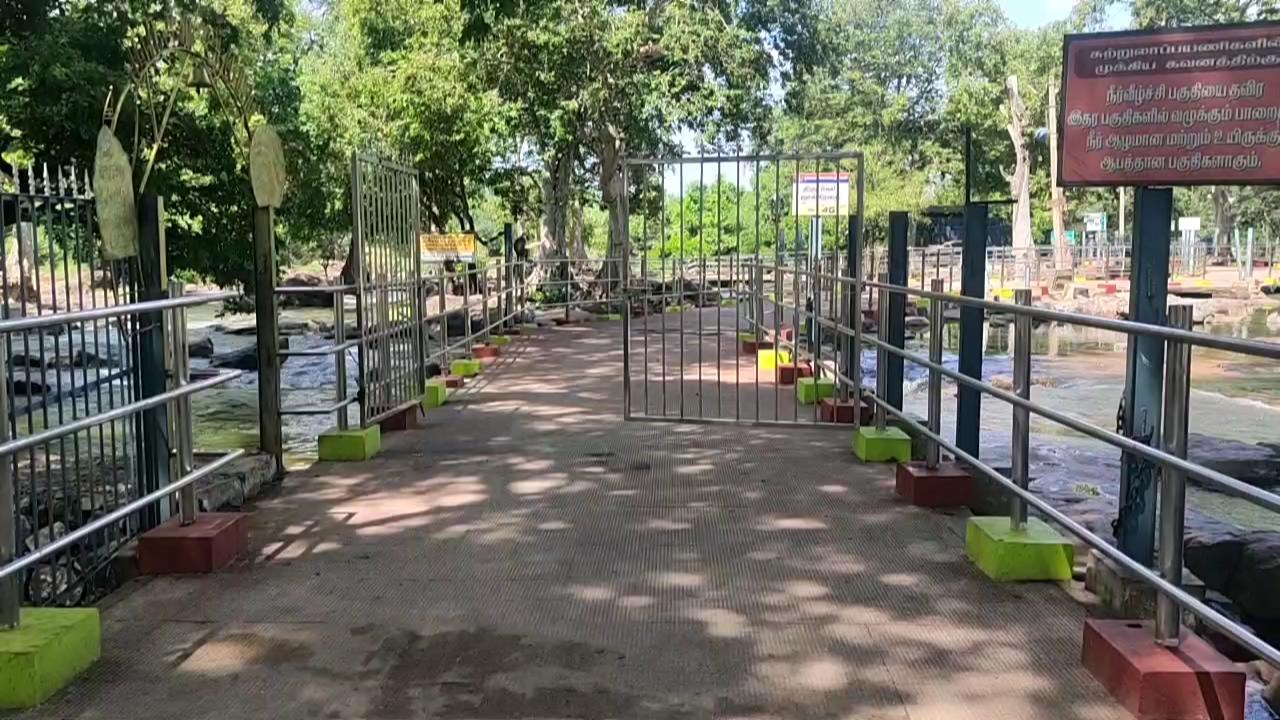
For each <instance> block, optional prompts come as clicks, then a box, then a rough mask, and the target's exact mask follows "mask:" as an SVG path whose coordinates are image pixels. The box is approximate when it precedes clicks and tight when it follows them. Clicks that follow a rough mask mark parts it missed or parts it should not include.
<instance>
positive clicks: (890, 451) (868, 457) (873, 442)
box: [853, 425, 911, 463]
mask: <svg viewBox="0 0 1280 720" xmlns="http://www.w3.org/2000/svg"><path fill="white" fill-rule="evenodd" d="M853 454H854V455H856V456H857V457H858V459H859V460H861V461H862V462H869V463H879V462H911V437H910V436H909V435H907V434H906V433H904V432H902V431H901V430H899V429H898V428H896V427H886V428H885V429H884V430H877V429H876V428H875V426H874V425H869V426H866V427H860V428H858V432H856V433H854V435H853Z"/></svg>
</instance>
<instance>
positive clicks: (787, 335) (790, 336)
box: [778, 325, 796, 342]
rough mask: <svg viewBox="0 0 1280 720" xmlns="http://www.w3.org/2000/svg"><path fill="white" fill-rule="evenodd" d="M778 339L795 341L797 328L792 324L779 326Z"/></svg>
mask: <svg viewBox="0 0 1280 720" xmlns="http://www.w3.org/2000/svg"><path fill="white" fill-rule="evenodd" d="M778 339H779V340H781V341H782V342H795V340H796V330H795V328H793V327H791V326H790V325H783V326H782V327H780V328H778Z"/></svg>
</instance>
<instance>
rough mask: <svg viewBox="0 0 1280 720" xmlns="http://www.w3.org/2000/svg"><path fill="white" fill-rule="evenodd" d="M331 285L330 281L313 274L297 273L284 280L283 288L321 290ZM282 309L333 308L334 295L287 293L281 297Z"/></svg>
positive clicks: (324, 293) (326, 293)
mask: <svg viewBox="0 0 1280 720" xmlns="http://www.w3.org/2000/svg"><path fill="white" fill-rule="evenodd" d="M326 285H329V281H328V280H327V279H325V278H323V277H321V276H319V275H315V274H313V273H297V274H295V275H290V276H289V277H286V278H285V279H284V282H283V283H282V287H290V288H297V287H305V288H321V287H325V286H326ZM280 306H281V307H333V293H331V292H313V293H300V294H295V293H287V294H285V295H282V296H280Z"/></svg>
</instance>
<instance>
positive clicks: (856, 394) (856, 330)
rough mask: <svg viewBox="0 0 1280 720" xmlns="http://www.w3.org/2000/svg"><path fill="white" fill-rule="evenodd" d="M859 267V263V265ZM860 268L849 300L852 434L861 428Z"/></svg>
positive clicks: (854, 277)
mask: <svg viewBox="0 0 1280 720" xmlns="http://www.w3.org/2000/svg"><path fill="white" fill-rule="evenodd" d="M859 265H861V263H859ZM861 271H862V268H861V267H860V266H859V267H858V268H857V270H855V271H854V273H853V287H852V288H851V289H852V290H853V293H852V297H851V298H850V300H849V305H850V307H849V315H850V320H849V322H850V324H851V325H852V326H853V354H852V357H850V358H849V367H848V372H847V373H846V374H847V375H848V376H849V384H850V385H852V386H853V402H854V408H853V432H854V435H855V436H856V435H857V433H858V429H859V428H861V427H862V291H863V285H862V272H861Z"/></svg>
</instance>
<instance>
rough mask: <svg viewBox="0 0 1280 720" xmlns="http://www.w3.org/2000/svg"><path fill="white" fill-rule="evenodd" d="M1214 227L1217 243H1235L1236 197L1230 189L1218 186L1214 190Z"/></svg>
mask: <svg viewBox="0 0 1280 720" xmlns="http://www.w3.org/2000/svg"><path fill="white" fill-rule="evenodd" d="M1213 227H1214V231H1215V232H1216V233H1217V235H1216V237H1217V242H1218V243H1219V244H1220V243H1224V242H1228V243H1229V242H1233V241H1234V239H1235V238H1234V235H1233V234H1232V233H1233V232H1234V231H1235V227H1236V213H1235V197H1233V196H1232V194H1231V190H1230V188H1227V187H1224V186H1222V185H1218V186H1217V187H1215V188H1214V189H1213Z"/></svg>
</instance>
